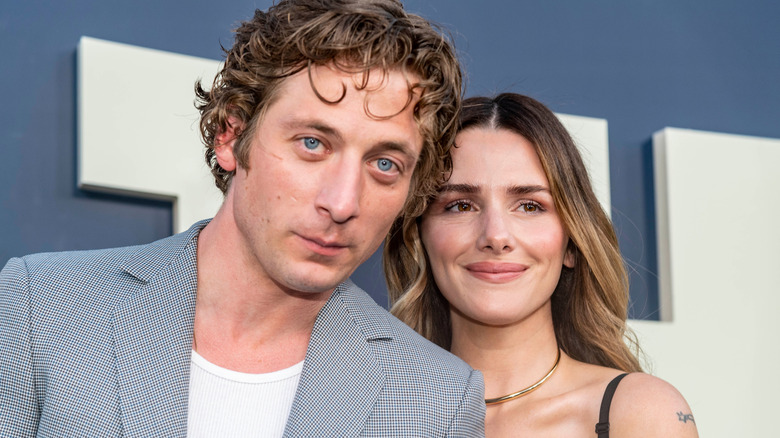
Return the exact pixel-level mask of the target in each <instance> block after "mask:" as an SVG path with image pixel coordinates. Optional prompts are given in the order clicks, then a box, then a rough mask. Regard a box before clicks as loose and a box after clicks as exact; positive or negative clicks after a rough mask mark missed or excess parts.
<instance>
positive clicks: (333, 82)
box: [301, 63, 421, 118]
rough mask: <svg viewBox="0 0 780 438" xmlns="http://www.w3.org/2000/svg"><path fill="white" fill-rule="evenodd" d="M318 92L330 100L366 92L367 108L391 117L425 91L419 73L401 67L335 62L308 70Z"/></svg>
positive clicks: (379, 115) (313, 66)
mask: <svg viewBox="0 0 780 438" xmlns="http://www.w3.org/2000/svg"><path fill="white" fill-rule="evenodd" d="M301 73H303V74H307V75H308V76H309V82H310V85H311V87H312V89H313V90H314V92H315V93H316V94H317V95H318V97H320V98H321V99H322V100H324V101H326V102H333V103H336V102H339V101H340V100H341V99H342V98H343V96H344V95H345V93H354V92H360V93H364V100H365V108H366V110H367V111H368V112H369V114H370V115H372V116H375V117H380V118H381V117H390V116H393V115H396V114H398V113H400V112H402V111H403V110H404V109H406V108H407V107H408V106H409V105H412V106H414V104H415V103H416V101H417V100H419V98H420V94H421V91H420V89H419V87H416V85H417V84H418V83H419V78H418V77H417V75H415V74H413V73H409V72H405V71H403V70H402V69H401V68H390V69H380V68H373V69H368V70H358V69H348V68H343V67H339V66H336V65H334V64H333V63H331V64H325V65H312V66H311V67H310V68H309V69H304V71H303V72H301Z"/></svg>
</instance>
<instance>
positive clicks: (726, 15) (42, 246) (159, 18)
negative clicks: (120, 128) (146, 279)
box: [0, 0, 780, 436]
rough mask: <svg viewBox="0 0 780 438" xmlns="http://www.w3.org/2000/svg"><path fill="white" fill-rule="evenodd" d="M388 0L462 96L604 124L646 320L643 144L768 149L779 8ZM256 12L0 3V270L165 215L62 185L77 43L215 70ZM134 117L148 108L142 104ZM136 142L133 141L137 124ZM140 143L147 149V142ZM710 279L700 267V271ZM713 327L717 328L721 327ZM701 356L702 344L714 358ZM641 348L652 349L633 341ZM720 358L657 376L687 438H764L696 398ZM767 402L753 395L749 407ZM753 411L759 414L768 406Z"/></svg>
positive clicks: (651, 262) (648, 185)
mask: <svg viewBox="0 0 780 438" xmlns="http://www.w3.org/2000/svg"><path fill="white" fill-rule="evenodd" d="M405 3H406V5H407V8H408V9H409V10H411V11H414V12H418V13H420V14H422V15H423V16H426V17H428V18H430V19H432V20H434V21H436V22H439V23H440V24H442V25H444V26H445V27H447V28H448V29H449V30H450V31H451V32H452V33H453V36H454V40H455V42H456V45H457V47H458V49H459V51H460V52H461V55H462V58H463V61H464V67H465V69H466V71H467V94H468V95H474V94H494V93H499V92H503V91H515V92H521V93H524V94H529V95H531V96H534V97H536V98H537V99H539V100H541V101H542V102H544V103H546V104H547V105H548V106H550V107H551V108H552V109H553V110H554V111H556V112H559V113H568V114H576V115H582V116H591V117H598V118H603V119H606V120H607V121H608V124H609V144H610V166H611V185H612V193H611V198H612V207H613V211H612V218H613V220H614V222H615V226H616V228H617V231H618V234H619V236H620V243H621V247H622V250H623V253H624V256H625V258H626V260H627V262H628V264H629V266H630V267H631V287H632V307H631V309H630V310H631V314H632V315H633V316H634V317H636V318H642V319H651V320H652V319H657V318H658V293H657V291H658V284H659V282H658V277H657V276H658V271H659V267H658V254H657V245H656V243H655V242H656V229H657V224H656V220H655V214H656V204H655V201H654V199H655V193H654V177H653V155H652V135H653V133H654V132H656V131H658V130H660V129H662V128H664V127H667V126H673V127H679V128H688V129H697V130H706V131H716V132H727V133H733V134H744V135H752V136H763V137H774V138H780V85H779V84H778V80H780V26H777V20H778V19H779V18H780V3H777V2H768V1H758V0H755V1H737V0H711V1H707V2H704V1H691V0H644V1H632V2H625V1H602V2H581V1H579V0H565V1H563V0H561V1H545V2H541V1H516V0H512V1H510V0H507V1H484V2H474V1H466V0H409V1H407V2H405ZM269 4H270V2H269V1H255V2H246V1H236V0H223V1H220V2H213V1H204V0H190V1H186V2H185V1H183V0H176V1H173V0H172V1H166V2H159V1H148V0H136V1H133V2H127V1H123V2H119V1H110V0H107V1H100V2H97V1H85V0H70V1H68V2H55V1H42V0H29V1H25V2H21V1H16V2H3V4H2V6H0V53H2V55H3V61H2V62H1V63H0V80H1V81H2V84H3V88H4V89H3V93H2V96H3V97H4V99H3V103H4V104H3V105H1V106H0V153H1V154H2V155H1V156H2V163H3V171H2V172H0V187H2V189H0V230H2V231H0V265H2V264H4V263H5V262H6V261H7V259H8V258H10V257H12V256H19V255H23V254H27V253H31V252H40V251H53V250H65V249H88V248H100V247H112V246H120V245H130V244H137V243H143V242H149V241H152V240H155V239H158V238H161V237H164V236H167V235H169V234H170V233H171V223H172V217H171V208H170V204H169V203H167V202H162V201H148V200H139V199H133V198H125V197H118V196H112V195H101V194H94V193H89V192H85V191H81V190H78V189H77V188H76V184H75V181H76V162H75V157H76V52H75V49H76V46H77V43H78V39H79V37H80V36H82V35H88V36H92V37H96V38H102V39H106V40H111V41H117V42H123V43H128V44H133V45H137V46H143V47H150V48H154V49H160V50H166V51H171V52H177V53H183V54H188V55H195V56H200V57H205V58H211V59H221V56H222V53H221V50H220V44H222V45H225V46H229V45H230V44H231V41H232V38H231V33H230V30H231V29H232V28H233V27H235V25H236V23H237V21H239V20H242V19H247V18H249V17H251V15H252V12H253V10H254V8H256V7H258V8H265V7H267V6H268V5H269ZM150 68H151V69H154V66H150ZM160 74H161V75H164V74H165V72H164V71H161V72H160ZM149 104H150V105H153V104H154V102H153V97H151V98H150V103H149ZM137 129H141V130H143V126H138V127H137ZM148 141H149V142H151V143H154V142H155V139H154V138H149V139H148ZM193 153H194V154H198V155H200V154H201V145H199V144H193ZM774 156H776V154H775V155H774ZM702 159H703V160H704V159H706V156H702ZM160 171H161V172H164V171H165V169H160ZM727 177H728V173H725V174H724V178H727ZM777 192H780V189H778V190H777ZM778 194H779V195H780V193H778ZM720 201H721V202H720V203H715V204H713V205H711V206H709V208H711V209H712V212H711V214H713V215H721V214H732V215H735V216H738V215H739V214H740V203H741V202H745V200H744V199H733V198H731V197H729V198H725V199H722V200H720ZM751 202H752V201H751ZM756 202H761V200H757V201H756ZM702 208H707V206H704V207H702ZM766 231H767V232H769V231H771V230H766ZM767 236H768V237H769V239H770V242H769V243H770V244H774V247H775V248H776V246H777V244H778V243H780V241H775V242H773V241H771V239H774V238H776V236H777V234H776V232H775V233H774V234H772V233H769V234H767ZM379 266H380V264H379V260H378V258H374V259H372V260H370V261H369V262H367V264H366V265H365V266H364V267H361V269H360V270H359V271H358V273H357V274H356V276H355V280H356V282H357V283H358V284H360V285H362V286H364V287H365V288H367V289H369V290H370V291H371V292H372V294H373V296H374V297H375V299H377V301H379V302H380V303H381V304H385V300H386V298H385V297H384V296H383V290H382V289H383V281H382V280H381V278H380V277H381V275H380V270H379ZM719 269H722V268H720V267H714V269H713V271H714V272H713V273H715V272H716V271H718V270H719ZM772 284H776V282H775V283H772ZM734 292H735V293H733V294H732V293H729V291H726V292H724V293H722V294H721V293H713V294H711V295H707V298H706V299H708V300H713V301H721V300H722V301H733V302H734V303H736V304H734V310H735V312H737V311H738V309H739V306H738V304H739V300H740V299H741V297H742V296H743V295H742V293H743V292H744V291H734ZM736 292H740V293H739V294H738V293H736ZM774 303H776V301H775V302H772V304H771V305H770V306H769V307H768V308H769V310H770V317H772V316H774V315H775V314H776V311H777V310H780V309H778V308H776V307H774ZM722 323H723V324H724V325H728V324H729V323H730V321H729V320H724V321H722ZM762 327H763V328H762V329H761V330H763V331H762V332H761V333H751V336H752V335H753V334H755V336H758V337H759V339H766V343H763V342H752V343H751V345H755V348H756V349H757V350H761V351H763V350H765V349H767V345H769V347H768V348H769V349H770V350H771V357H765V356H761V355H760V354H759V355H754V356H750V357H749V358H748V359H746V360H748V362H746V363H747V364H752V363H754V362H764V361H765V360H766V359H776V358H777V356H778V354H777V348H776V347H773V345H774V344H776V342H775V341H774V339H773V335H774V334H775V333H776V331H775V330H774V329H775V328H776V327H777V324H775V325H771V326H769V327H770V330H766V326H762ZM681 336H684V334H682V335H681ZM717 344H718V342H717V341H715V342H714V348H717ZM650 345H655V344H653V342H652V341H651V342H650ZM729 355H730V352H729V351H728V350H726V349H724V350H723V351H718V352H715V353H714V354H713V355H712V356H701V355H700V354H699V353H693V352H691V353H690V356H691V357H690V360H689V359H686V358H684V357H683V358H679V357H678V360H679V361H693V362H696V366H697V368H698V369H701V370H702V371H701V373H700V374H699V375H697V376H696V378H697V379H698V383H697V384H696V385H693V384H692V383H689V382H686V381H679V380H684V379H681V378H680V377H676V376H677V375H675V374H674V373H673V372H671V370H670V371H669V374H668V376H667V375H662V377H665V378H668V379H670V380H672V381H673V383H674V384H675V385H676V386H677V387H678V388H680V389H681V390H682V392H683V393H684V394H685V395H686V397H687V398H688V399H689V401H691V405H692V407H693V409H694V413H695V414H697V419H699V421H700V422H701V421H702V420H701V415H706V416H707V417H708V418H709V419H710V422H711V423H712V422H719V423H721V424H717V425H716V424H709V425H704V424H702V425H700V426H699V427H700V430H702V431H705V430H706V431H707V433H706V434H705V433H703V434H702V435H703V436H704V435H706V436H729V435H728V434H725V433H726V432H727V431H729V430H732V431H734V432H733V433H732V434H731V435H732V436H733V435H743V436H750V435H755V436H759V435H760V434H753V433H748V432H746V429H745V428H744V427H748V428H749V427H754V428H755V427H758V428H757V429H747V430H754V431H765V434H766V435H769V434H770V432H768V430H770V429H761V428H760V427H761V426H755V425H756V424H759V425H761V424H769V423H768V422H769V419H768V416H765V415H763V414H762V412H763V411H761V409H759V410H757V411H756V410H753V409H748V410H747V411H741V412H739V413H737V412H731V415H729V411H728V410H724V411H722V412H719V413H718V415H715V413H714V412H713V411H711V410H709V409H710V407H709V405H706V403H707V402H706V400H708V399H710V397H709V396H706V395H705V394H704V393H703V392H702V391H703V390H700V388H705V387H707V386H712V387H713V388H717V387H719V385H721V384H722V382H723V378H724V377H725V376H723V375H720V374H719V373H718V372H717V371H715V368H717V367H716V364H713V363H711V361H712V360H722V359H723V358H724V357H729ZM710 357H714V359H710ZM775 363H776V361H775ZM761 370H763V368H756V367H749V368H745V369H739V370H735V372H738V373H745V374H749V375H751V376H756V375H758V377H755V378H754V379H755V380H758V381H755V382H753V384H754V385H755V390H749V391H747V392H745V393H740V394H741V396H743V397H746V398H747V399H750V400H752V401H753V402H754V403H758V404H759V405H760V404H761V400H763V399H762V398H761V397H762V394H763V393H762V387H764V388H766V386H767V385H766V382H763V383H762V382H761V381H760V380H761ZM679 376H682V374H679ZM671 377H676V378H671ZM767 378H769V376H767ZM678 379H679V380H678ZM706 379H712V380H711V383H706V384H705V382H707V380H706ZM771 379H773V380H770V383H771V384H772V385H775V386H778V385H777V378H776V377H772V378H771ZM740 382H742V381H739V380H738V381H737V384H739V383H740ZM726 386H727V387H730V386H731V385H726ZM770 387H771V385H770ZM722 390H723V388H721V391H722ZM725 391H726V393H727V392H728V391H729V390H725ZM751 391H752V392H751ZM715 394H719V396H720V397H724V396H725V395H726V394H725V393H724V392H715ZM725 398H726V399H728V398H729V397H727V396H726V397H725ZM756 399H757V400H758V401H756ZM699 400H701V401H699ZM773 400H774V399H769V398H768V397H767V399H766V405H767V406H768V405H770V404H771V403H773ZM733 402H734V401H733V400H731V401H730V402H729V403H733ZM710 403H713V404H714V403H717V402H715V401H710ZM724 403H725V402H724ZM737 403H739V401H737ZM700 405H701V406H702V407H701V408H700ZM751 406H756V405H755V404H751ZM764 408H766V406H764ZM708 413H709V414H708ZM766 413H768V414H769V415H771V413H770V411H766ZM746 424H747V425H752V426H745V425H746ZM739 425H742V426H741V427H742V428H741V429H739V428H738V427H740V426H739ZM731 427H733V428H731ZM730 428H731V429H730ZM740 431H741V432H740ZM720 433H724V435H719V434H720Z"/></svg>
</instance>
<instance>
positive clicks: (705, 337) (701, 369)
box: [631, 128, 780, 438]
mask: <svg viewBox="0 0 780 438" xmlns="http://www.w3.org/2000/svg"><path fill="white" fill-rule="evenodd" d="M653 142H654V149H655V152H656V162H655V165H656V167H657V168H656V185H657V186H656V193H657V200H656V204H657V205H656V208H657V212H658V218H657V221H658V238H659V243H658V249H659V261H660V263H659V264H660V266H661V268H662V269H661V272H660V275H661V277H662V278H661V284H662V293H663V294H664V295H665V296H666V299H667V300H668V302H669V303H670V304H671V305H672V307H673V310H674V313H673V318H672V320H671V321H666V322H651V321H632V322H631V326H632V327H634V329H635V330H636V331H637V332H638V334H639V335H640V341H641V342H642V346H643V348H644V350H645V352H646V353H647V356H648V357H649V358H651V360H652V364H653V369H654V371H655V374H656V375H658V376H659V377H661V378H664V379H666V380H668V381H670V382H672V383H673V384H674V385H675V386H677V387H678V389H680V390H681V392H682V393H683V395H685V397H686V398H687V399H688V401H689V402H690V404H691V407H692V408H693V413H694V416H695V418H696V423H697V425H698V427H699V432H700V435H701V436H706V437H724V438H725V437H735V436H740V437H742V436H745V437H747V436H751V437H753V436H755V437H758V436H775V435H777V432H776V430H775V429H776V426H775V424H774V423H775V421H774V418H773V416H774V414H775V412H774V411H775V406H776V403H777V401H776V400H777V394H778V393H780V377H778V373H777V364H778V362H780V344H778V342H777V340H776V339H775V338H776V336H777V334H778V333H780V320H779V319H778V318H777V313H778V311H780V293H778V292H780V277H778V275H777V274H776V271H777V267H778V266H780V251H778V246H780V227H778V225H777V223H778V217H780V172H778V171H777V166H778V164H780V140H777V139H766V138H756V137H747V136H738V135H728V134H717V133H711V132H701V131H691V130H683V129H672V128H666V129H664V130H663V131H661V132H659V133H657V134H656V135H655V136H654V138H653Z"/></svg>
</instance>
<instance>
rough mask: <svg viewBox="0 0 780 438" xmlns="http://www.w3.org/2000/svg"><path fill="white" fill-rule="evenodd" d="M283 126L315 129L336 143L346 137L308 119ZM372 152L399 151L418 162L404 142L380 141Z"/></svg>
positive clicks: (287, 122)
mask: <svg viewBox="0 0 780 438" xmlns="http://www.w3.org/2000/svg"><path fill="white" fill-rule="evenodd" d="M282 126H283V127H284V128H287V129H292V128H295V127H304V128H307V129H313V130H315V131H319V132H321V133H323V134H325V135H327V136H329V137H333V138H334V139H335V140H336V141H339V142H343V141H344V137H343V136H342V135H341V133H340V132H339V131H338V130H337V129H336V128H334V127H332V126H330V125H329V124H327V123H326V122H323V121H321V120H316V119H312V120H308V119H298V118H292V119H289V120H285V121H283V122H282ZM371 150H372V151H380V152H381V151H398V152H400V153H402V154H404V155H405V156H406V157H407V159H408V160H409V161H410V162H412V163H413V162H415V161H417V154H416V153H415V152H414V150H413V149H412V147H411V146H410V145H409V144H408V143H406V142H402V141H392V140H390V141H380V142H379V143H377V144H376V145H374V147H372V148H371Z"/></svg>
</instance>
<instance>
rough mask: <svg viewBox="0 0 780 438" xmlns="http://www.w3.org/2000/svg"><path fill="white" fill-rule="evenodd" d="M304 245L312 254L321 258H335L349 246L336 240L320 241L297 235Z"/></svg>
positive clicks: (315, 238) (316, 238) (319, 239)
mask: <svg viewBox="0 0 780 438" xmlns="http://www.w3.org/2000/svg"><path fill="white" fill-rule="evenodd" d="M298 237H300V238H301V241H303V243H304V245H305V246H306V247H307V248H308V249H309V250H310V251H312V252H314V253H316V254H319V255H323V256H331V257H332V256H336V255H339V254H341V253H342V252H343V251H345V250H346V249H347V248H349V245H348V244H346V243H345V242H342V241H338V240H328V239H321V238H318V237H312V236H305V235H300V234H299V235H298Z"/></svg>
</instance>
